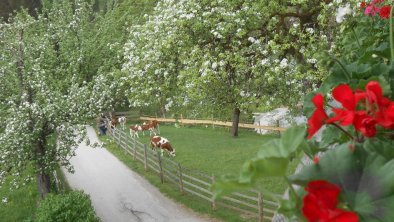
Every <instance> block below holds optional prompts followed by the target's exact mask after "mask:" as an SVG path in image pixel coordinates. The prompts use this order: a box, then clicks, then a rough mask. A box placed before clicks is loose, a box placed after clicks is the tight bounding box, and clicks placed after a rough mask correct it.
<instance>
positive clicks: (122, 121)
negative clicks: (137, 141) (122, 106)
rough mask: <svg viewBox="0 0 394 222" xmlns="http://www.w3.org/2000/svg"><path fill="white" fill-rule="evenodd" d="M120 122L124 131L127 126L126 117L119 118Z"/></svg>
mask: <svg viewBox="0 0 394 222" xmlns="http://www.w3.org/2000/svg"><path fill="white" fill-rule="evenodd" d="M118 122H119V123H120V125H121V126H122V129H123V130H124V128H125V124H126V117H125V116H121V117H119V118H118Z"/></svg>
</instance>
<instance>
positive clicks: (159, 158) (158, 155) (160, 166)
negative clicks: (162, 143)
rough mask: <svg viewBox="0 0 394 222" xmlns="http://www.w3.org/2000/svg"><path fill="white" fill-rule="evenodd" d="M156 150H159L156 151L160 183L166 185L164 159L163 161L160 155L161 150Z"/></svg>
mask: <svg viewBox="0 0 394 222" xmlns="http://www.w3.org/2000/svg"><path fill="white" fill-rule="evenodd" d="M156 150H157V151H156V154H157V160H158V161H159V169H160V182H161V183H164V175H163V167H162V165H161V161H162V159H161V155H160V153H159V149H156Z"/></svg>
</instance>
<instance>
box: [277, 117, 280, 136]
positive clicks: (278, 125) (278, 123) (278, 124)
mask: <svg viewBox="0 0 394 222" xmlns="http://www.w3.org/2000/svg"><path fill="white" fill-rule="evenodd" d="M276 127H278V128H279V127H280V122H279V120H276ZM278 135H279V136H280V130H278Z"/></svg>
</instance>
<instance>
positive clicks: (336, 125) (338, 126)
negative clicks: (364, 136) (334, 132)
mask: <svg viewBox="0 0 394 222" xmlns="http://www.w3.org/2000/svg"><path fill="white" fill-rule="evenodd" d="M330 124H332V125H334V126H335V127H336V128H338V129H339V130H341V131H342V132H344V133H345V135H346V136H348V137H349V138H350V139H352V140H354V137H353V136H352V135H351V134H350V133H349V132H348V131H346V130H344V129H343V128H342V127H341V126H340V125H338V124H336V123H330Z"/></svg>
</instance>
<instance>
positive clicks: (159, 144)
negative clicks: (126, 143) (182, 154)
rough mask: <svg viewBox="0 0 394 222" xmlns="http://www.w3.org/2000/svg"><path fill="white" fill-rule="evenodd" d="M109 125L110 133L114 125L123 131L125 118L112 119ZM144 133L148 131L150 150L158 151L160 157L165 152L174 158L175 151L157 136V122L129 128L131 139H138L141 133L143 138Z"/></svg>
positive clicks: (114, 127) (158, 132) (114, 128)
mask: <svg viewBox="0 0 394 222" xmlns="http://www.w3.org/2000/svg"><path fill="white" fill-rule="evenodd" d="M108 123H109V129H111V131H112V132H114V131H115V130H116V125H118V124H120V126H121V127H122V129H123V130H124V129H125V126H126V117H125V116H121V117H118V118H116V117H112V118H111V120H110V121H108ZM145 131H149V136H150V145H151V148H152V150H156V149H160V152H161V155H163V152H164V151H166V152H167V153H168V154H169V155H170V156H173V157H174V156H175V149H174V148H172V146H171V144H170V141H169V140H168V139H166V138H164V137H161V136H157V134H160V131H159V121H157V120H150V121H149V122H148V123H146V122H144V123H142V124H141V125H138V124H135V125H131V126H130V136H131V137H132V138H134V139H135V138H136V137H137V138H139V135H138V132H142V135H144V136H145Z"/></svg>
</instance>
